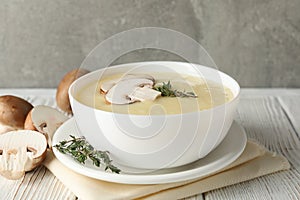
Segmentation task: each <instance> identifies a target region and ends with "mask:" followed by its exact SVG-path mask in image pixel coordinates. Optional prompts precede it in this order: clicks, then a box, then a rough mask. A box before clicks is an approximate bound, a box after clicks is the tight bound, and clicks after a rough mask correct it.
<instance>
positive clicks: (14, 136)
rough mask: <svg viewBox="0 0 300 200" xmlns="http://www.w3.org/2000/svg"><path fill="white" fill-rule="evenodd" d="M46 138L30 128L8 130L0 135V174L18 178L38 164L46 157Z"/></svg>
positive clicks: (9, 177)
mask: <svg viewBox="0 0 300 200" xmlns="http://www.w3.org/2000/svg"><path fill="white" fill-rule="evenodd" d="M46 150H47V140H46V138H45V136H44V135H42V134H40V133H39V132H36V131H31V130H19V131H10V132H7V133H4V134H2V135H0V152H1V154H0V174H1V175H2V176H4V177H6V178H7V179H20V178H22V177H23V176H24V174H25V172H27V171H31V170H33V169H34V168H36V167H37V166H39V165H40V164H41V163H42V162H43V160H44V159H45V157H46Z"/></svg>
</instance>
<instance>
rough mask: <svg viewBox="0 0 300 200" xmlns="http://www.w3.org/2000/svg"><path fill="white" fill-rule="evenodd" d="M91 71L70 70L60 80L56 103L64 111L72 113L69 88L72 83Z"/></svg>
mask: <svg viewBox="0 0 300 200" xmlns="http://www.w3.org/2000/svg"><path fill="white" fill-rule="evenodd" d="M87 73H89V71H88V70H86V69H74V70H72V71H70V72H68V73H67V74H66V75H65V76H64V77H63V78H62V80H61V81H60V83H59V85H58V87H57V91H56V104H57V106H58V107H59V108H60V109H61V110H62V111H64V112H67V113H68V114H72V108H71V105H70V100H69V94H68V90H69V87H70V85H71V84H72V83H73V82H74V81H75V80H76V79H77V78H79V77H81V76H83V75H85V74H87Z"/></svg>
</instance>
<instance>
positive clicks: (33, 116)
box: [24, 105, 68, 147]
mask: <svg viewBox="0 0 300 200" xmlns="http://www.w3.org/2000/svg"><path fill="white" fill-rule="evenodd" d="M67 119H68V117H67V116H65V115H64V114H62V113H61V112H59V111H58V110H56V109H55V108H52V107H50V106H44V105H40V106H35V107H34V108H33V109H32V110H31V111H30V113H29V114H28V116H27V118H26V121H25V124H24V128H25V129H27V130H37V131H39V132H40V133H43V134H44V135H45V136H46V138H47V141H48V145H49V147H51V143H52V137H53V134H54V132H55V131H56V129H57V128H58V127H60V125H62V124H63V123H64V122H65V121H66V120H67Z"/></svg>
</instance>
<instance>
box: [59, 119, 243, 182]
mask: <svg viewBox="0 0 300 200" xmlns="http://www.w3.org/2000/svg"><path fill="white" fill-rule="evenodd" d="M69 135H74V136H80V132H79V130H78V129H77V126H76V123H75V120H74V119H73V118H71V119H70V120H68V121H67V122H65V123H64V124H63V125H62V126H61V127H60V128H59V129H58V130H57V131H56V133H55V135H54V137H53V145H55V144H57V143H59V142H60V141H62V140H65V139H69ZM246 142H247V138H246V134H245V132H244V130H243V128H242V127H240V126H239V125H238V124H237V123H236V122H233V124H232V126H231V128H230V130H229V132H228V134H227V136H226V137H225V139H224V140H223V141H222V143H221V144H220V145H219V146H218V147H217V148H216V149H215V150H213V151H212V152H211V153H210V154H208V155H207V156H206V157H204V158H202V159H199V160H198V161H195V162H193V163H191V164H188V165H184V166H180V167H175V168H168V169H160V170H155V171H153V170H152V171H151V170H141V169H135V168H129V167H125V166H118V165H117V163H113V164H115V165H116V166H118V167H119V168H120V169H121V171H122V172H121V173H120V174H115V173H111V172H107V171H104V169H103V168H97V167H95V166H93V165H92V163H91V162H86V163H85V164H80V163H78V162H77V161H76V160H74V159H73V158H72V157H70V156H68V155H65V154H62V153H60V152H59V151H58V150H56V149H55V148H53V152H54V154H55V156H56V157H57V159H58V160H59V161H60V162H62V164H63V165H65V166H66V167H68V168H70V169H72V170H73V171H75V172H77V173H79V174H82V175H85V176H88V177H91V178H95V179H99V180H104V181H109V182H116V183H125V184H161V183H171V182H178V181H185V180H190V179H195V178H200V177H203V176H206V175H209V174H212V173H214V172H216V171H218V170H220V169H222V168H224V167H226V166H227V165H229V164H231V163H232V162H233V161H235V160H236V159H237V158H238V157H239V156H240V155H241V153H242V152H243V150H244V148H245V146H246Z"/></svg>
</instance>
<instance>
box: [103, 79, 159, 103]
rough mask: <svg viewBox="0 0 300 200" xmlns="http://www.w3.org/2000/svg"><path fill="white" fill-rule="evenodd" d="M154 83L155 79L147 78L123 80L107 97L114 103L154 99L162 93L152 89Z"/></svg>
mask: <svg viewBox="0 0 300 200" xmlns="http://www.w3.org/2000/svg"><path fill="white" fill-rule="evenodd" d="M153 85H154V81H152V80H149V79H145V78H135V79H125V80H121V81H119V82H118V83H117V84H116V85H114V86H113V87H112V88H111V89H110V90H109V91H108V92H107V94H106V95H105V99H106V101H107V102H109V103H112V104H130V103H133V102H136V101H144V100H153V99H155V98H156V97H157V96H159V95H160V92H158V91H155V90H153V89H152V87H153ZM139 88H141V89H139ZM150 90H151V92H150ZM152 90H153V91H152Z"/></svg>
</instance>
